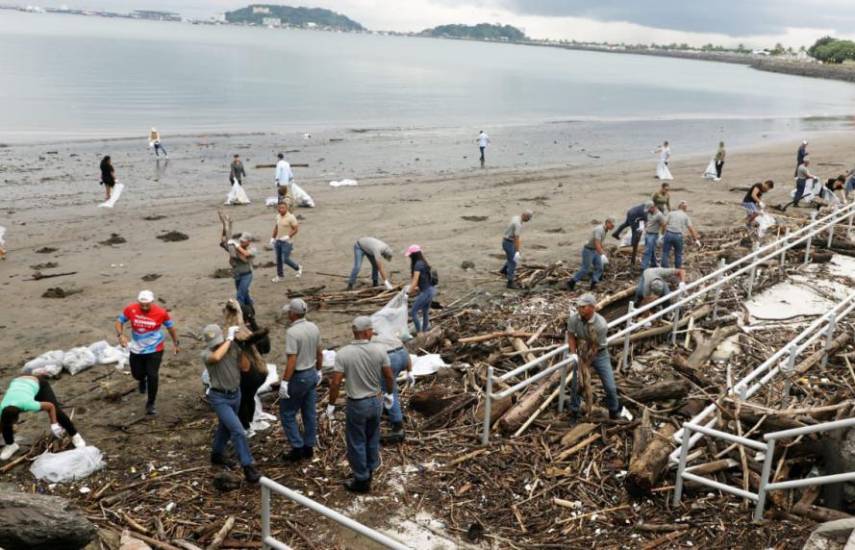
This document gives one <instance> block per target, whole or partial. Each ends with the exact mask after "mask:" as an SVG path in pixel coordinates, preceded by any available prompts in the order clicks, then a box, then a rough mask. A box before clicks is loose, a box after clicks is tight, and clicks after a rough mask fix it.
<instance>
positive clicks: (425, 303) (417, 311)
mask: <svg viewBox="0 0 855 550" xmlns="http://www.w3.org/2000/svg"><path fill="white" fill-rule="evenodd" d="M404 256H406V257H407V258H409V259H410V276H411V277H412V280H411V281H410V286H409V287H405V288H406V289H407V293H408V294H409V295H411V296H415V299H414V300H413V309H412V311H411V313H410V316H411V317H412V319H413V326H414V327H415V333H414V334H418V333H420V332H427V331H429V330H430V304H431V302H433V299H434V297H435V296H436V286H435V281H434V278H433V271H432V270H431V268H430V264H429V263H427V260H426V259H425V257H424V253H423V252H422V247H421V246H419V245H417V244H414V245H410V247H409V248H407V251H406V252H405V253H404ZM417 292H418V294H416V293H417Z"/></svg>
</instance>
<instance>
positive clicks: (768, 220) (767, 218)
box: [756, 212, 778, 237]
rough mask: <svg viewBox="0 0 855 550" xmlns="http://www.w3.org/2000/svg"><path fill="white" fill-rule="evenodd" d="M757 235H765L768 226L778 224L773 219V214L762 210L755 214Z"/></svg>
mask: <svg viewBox="0 0 855 550" xmlns="http://www.w3.org/2000/svg"><path fill="white" fill-rule="evenodd" d="M756 221H757V235H758V236H760V237H763V236H764V235H766V232H767V231H769V228H770V227H774V226H776V225H778V220H776V219H775V216H773V215H771V214H767V213H766V212H763V213H762V214H760V215H759V216H757V219H756Z"/></svg>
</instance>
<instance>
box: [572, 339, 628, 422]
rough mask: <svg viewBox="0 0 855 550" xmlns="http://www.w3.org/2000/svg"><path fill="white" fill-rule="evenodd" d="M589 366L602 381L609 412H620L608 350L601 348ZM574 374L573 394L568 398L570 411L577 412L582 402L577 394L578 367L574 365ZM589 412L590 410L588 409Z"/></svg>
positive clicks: (589, 412)
mask: <svg viewBox="0 0 855 550" xmlns="http://www.w3.org/2000/svg"><path fill="white" fill-rule="evenodd" d="M591 367H592V368H593V369H594V370H595V371H596V372H597V375H598V376H599V377H600V381H601V382H602V383H603V389H604V390H605V392H606V406H607V407H608V409H609V412H620V409H621V406H620V399H618V394H617V385H615V373H614V372H612V361H611V358H610V357H609V352H608V350H605V349H602V350H600V351H598V352H597V354H596V355H595V356H594V360H593V361H592V362H591ZM575 373H576V374H575V376H573V384H572V391H573V396H572V397H571V398H570V412H573V413H578V412H579V407H580V405H581V404H582V396H581V395H579V367H578V366H577V367H575ZM588 414H591V411H588Z"/></svg>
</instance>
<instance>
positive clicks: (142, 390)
mask: <svg viewBox="0 0 855 550" xmlns="http://www.w3.org/2000/svg"><path fill="white" fill-rule="evenodd" d="M146 387H147V384H146V382H145V377H143V379H142V380H140V381H139V383H138V384H137V391H138V392H140V393H141V394H145V391H146Z"/></svg>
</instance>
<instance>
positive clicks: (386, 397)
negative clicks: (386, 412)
mask: <svg viewBox="0 0 855 550" xmlns="http://www.w3.org/2000/svg"><path fill="white" fill-rule="evenodd" d="M393 403H395V394H392V393H384V394H383V406H384V407H386V408H387V409H391V408H392V404H393Z"/></svg>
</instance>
